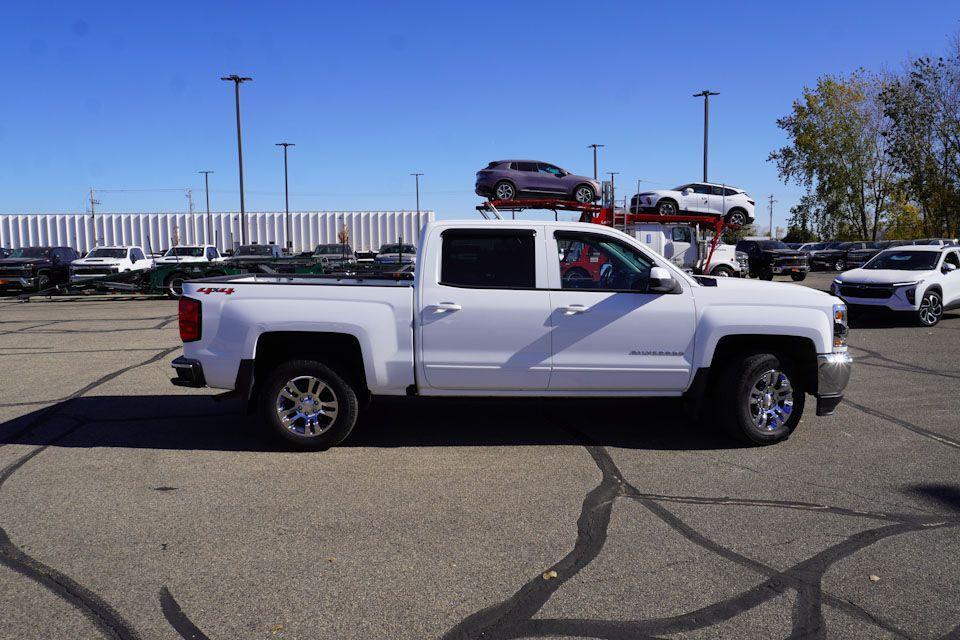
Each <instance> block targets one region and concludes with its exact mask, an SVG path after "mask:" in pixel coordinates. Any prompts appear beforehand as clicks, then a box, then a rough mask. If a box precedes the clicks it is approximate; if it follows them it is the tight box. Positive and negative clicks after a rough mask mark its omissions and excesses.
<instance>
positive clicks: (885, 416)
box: [843, 398, 960, 449]
mask: <svg viewBox="0 0 960 640" xmlns="http://www.w3.org/2000/svg"><path fill="white" fill-rule="evenodd" d="M843 403H844V404H846V405H849V406H851V407H853V408H854V409H857V410H858V411H862V412H863V413H865V414H867V415H870V416H873V417H874V418H880V419H881V420H885V421H887V422H889V423H891V424H895V425H897V426H898V427H903V428H904V429H906V430H907V431H912V432H913V433H915V434H917V435H920V436H923V437H924V438H929V439H930V440H933V441H935V442H939V443H940V444H945V445H947V446H950V447H954V448H955V449H960V441H958V440H955V439H954V438H951V437H950V436H945V435H943V434H941V433H937V432H936V431H930V430H929V429H924V428H923V427H919V426H917V425H915V424H913V423H912V422H907V421H906V420H903V419H902V418H898V417H896V416H892V415H890V414H889V413H884V412H882V411H878V410H877V409H871V408H870V407H867V406H864V405H862V404H859V403H857V402H854V401H853V400H848V399H847V398H844V399H843Z"/></svg>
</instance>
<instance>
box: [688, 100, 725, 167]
mask: <svg viewBox="0 0 960 640" xmlns="http://www.w3.org/2000/svg"><path fill="white" fill-rule="evenodd" d="M718 95H720V94H719V93H717V92H716V91H709V90H708V89H704V90H703V91H701V92H700V93H695V94H693V97H694V98H701V97H702V98H703V181H704V182H707V141H708V138H709V135H708V134H709V132H710V96H718Z"/></svg>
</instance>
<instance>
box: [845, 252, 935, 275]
mask: <svg viewBox="0 0 960 640" xmlns="http://www.w3.org/2000/svg"><path fill="white" fill-rule="evenodd" d="M939 259H940V252H939V251H884V252H882V253H878V254H877V255H876V256H874V258H873V260H871V261H870V262H868V263H867V264H865V265H863V268H864V269H896V270H898V271H929V270H930V269H933V268H934V267H935V266H937V260H939Z"/></svg>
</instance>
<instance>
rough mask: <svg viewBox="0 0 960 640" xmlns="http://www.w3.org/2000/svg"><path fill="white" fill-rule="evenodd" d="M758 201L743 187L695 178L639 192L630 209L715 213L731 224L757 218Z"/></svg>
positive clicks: (669, 214)
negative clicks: (676, 185) (671, 186)
mask: <svg viewBox="0 0 960 640" xmlns="http://www.w3.org/2000/svg"><path fill="white" fill-rule="evenodd" d="M754 204H756V203H755V202H754V201H753V200H752V199H751V198H750V196H749V195H748V194H747V192H746V191H744V190H743V189H737V188H735V187H730V186H728V185H723V184H713V183H711V182H691V183H690V184H683V185H680V186H679V187H677V188H676V189H661V190H659V191H644V192H643V193H638V194H636V195H635V196H633V197H632V198H631V199H630V213H658V214H660V215H662V216H674V215H677V214H680V213H694V214H706V215H715V216H722V217H723V218H724V220H726V222H727V224H730V225H734V226H741V227H742V226H744V225H748V224H750V223H751V222H753V209H754Z"/></svg>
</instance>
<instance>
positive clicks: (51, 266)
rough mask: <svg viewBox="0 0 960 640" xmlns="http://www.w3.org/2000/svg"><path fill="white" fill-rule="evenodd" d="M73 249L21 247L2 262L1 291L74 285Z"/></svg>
mask: <svg viewBox="0 0 960 640" xmlns="http://www.w3.org/2000/svg"><path fill="white" fill-rule="evenodd" d="M79 257H80V256H79V255H78V254H77V252H76V251H74V250H73V249H71V248H70V247H21V248H20V249H14V250H13V251H12V252H10V255H9V256H7V257H6V258H3V259H0V291H11V290H20V291H43V290H44V289H49V288H50V287H54V286H56V285H60V284H67V283H68V282H70V263H71V262H73V261H74V260H76V259H77V258H79Z"/></svg>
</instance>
